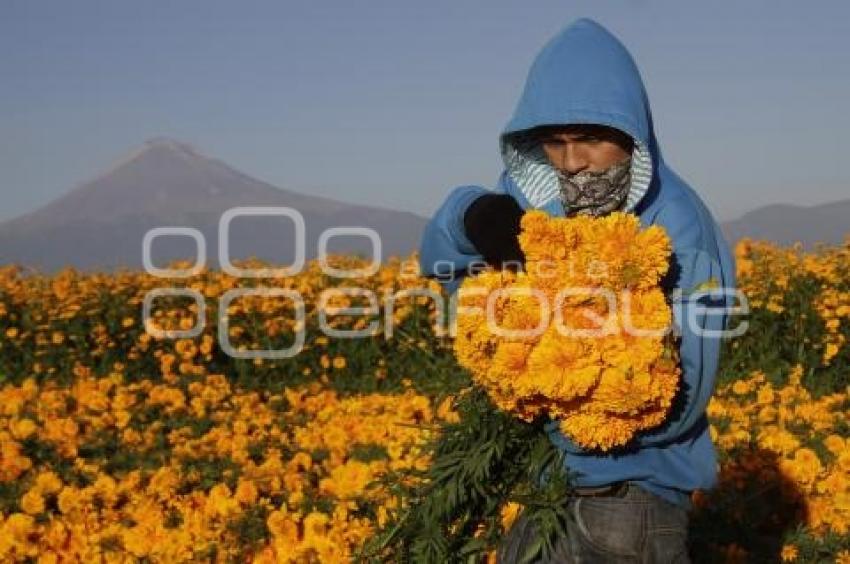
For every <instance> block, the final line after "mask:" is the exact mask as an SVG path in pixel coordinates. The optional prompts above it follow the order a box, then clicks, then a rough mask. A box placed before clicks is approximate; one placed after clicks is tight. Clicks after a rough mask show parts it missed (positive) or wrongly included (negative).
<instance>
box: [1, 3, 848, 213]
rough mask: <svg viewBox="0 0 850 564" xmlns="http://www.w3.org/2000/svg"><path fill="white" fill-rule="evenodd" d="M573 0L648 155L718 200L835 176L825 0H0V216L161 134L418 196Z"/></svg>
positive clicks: (302, 173) (468, 164)
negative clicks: (638, 98) (633, 109)
mask: <svg viewBox="0 0 850 564" xmlns="http://www.w3.org/2000/svg"><path fill="white" fill-rule="evenodd" d="M530 6H533V7H534V8H533V9H530ZM581 16H588V17H591V18H594V19H596V20H597V21H599V22H600V23H601V24H603V25H604V26H606V27H607V28H608V29H610V30H611V31H612V32H613V33H614V34H615V35H617V36H618V37H619V38H620V39H621V40H622V41H623V43H624V44H625V45H626V47H627V48H628V49H629V50H630V51H631V53H632V55H633V56H634V58H635V59H636V61H637V64H638V67H639V68H640V70H641V73H642V75H643V78H644V82H645V84H646V87H647V91H648V93H649V99H650V103H651V105H652V108H653V116H654V119H655V126H656V133H657V135H658V139H659V143H660V145H661V147H662V150H663V151H664V154H665V157H666V159H667V161H668V163H669V164H670V165H671V166H672V167H673V169H674V170H676V171H677V172H678V173H679V174H680V175H681V176H682V177H684V178H685V179H686V180H688V181H689V182H690V183H691V184H692V185H693V186H694V187H695V188H696V190H697V191H698V192H699V193H700V194H701V195H702V196H703V198H704V199H705V201H706V202H707V203H708V205H709V207H710V208H711V209H712V211H713V212H714V213H715V214H716V215H717V216H718V218H719V219H730V218H733V217H735V216H737V215H739V214H740V213H742V212H744V211H747V210H749V209H752V208H755V207H758V206H761V205H766V204H770V203H777V202H788V203H797V204H804V205H807V204H818V203H823V202H829V201H832V200H837V199H843V198H847V197H850V169H848V168H847V167H844V166H843V164H845V163H846V162H847V156H846V154H845V153H844V150H845V149H846V148H847V147H848V143H847V141H846V136H847V131H848V130H850V112H848V111H847V108H846V105H847V104H846V101H847V100H850V55H848V54H850V3H848V2H846V1H822V2H812V3H802V2H792V1H785V0H771V1H766V0H765V1H753V2H746V3H745V2H732V1H725V0H724V1H717V2H701V3H691V2H681V0H670V1H666V0H665V1H660V0H659V1H652V0H609V1H606V2H570V1H564V0H535V2H533V3H520V2H508V1H493V0H490V1H486V0H464V1H463V2H457V1H455V2H450V1H447V0H446V1H444V0H431V1H428V2H399V1H397V0H396V1H385V0H369V1H363V2H350V1H326V2H310V3H308V2H288V1H286V2H285V1H276V2H259V1H248V2H235V1H232V2H220V1H211V0H204V1H200V0H180V1H179V2H166V1H158V2H154V1H141V0H137V1H135V2H114V1H97V2H95V1H90V0H76V1H74V2H67V1H59V0H57V1H53V2H45V1H39V0H22V1H18V0H14V1H10V0H0V53H2V56H0V190H2V195H3V199H2V206H0V220H2V219H6V218H10V217H14V216H16V215H19V214H21V213H24V212H27V211H30V210H33V209H35V208H37V207H39V206H41V205H43V204H45V203H47V202H49V201H50V200H52V199H54V198H56V197H57V196H59V195H61V194H63V193H65V192H67V191H68V190H70V189H71V188H73V187H74V186H75V185H78V184H80V183H81V182H84V181H86V180H87V179H89V178H91V177H93V176H94V175H95V174H97V173H98V172H99V171H101V170H103V169H105V168H106V167H108V166H109V164H110V163H111V162H113V161H114V160H116V159H118V158H120V157H121V156H122V155H123V154H125V153H126V152H129V151H130V150H132V149H134V148H136V147H138V146H139V145H140V144H141V143H142V142H143V141H144V140H146V139H149V138H152V137H157V136H161V135H164V136H168V137H174V138H177V139H180V140H183V141H186V142H188V143H190V144H192V145H194V146H195V147H196V148H197V149H199V150H200V151H201V152H203V153H205V154H208V155H210V156H213V157H217V158H220V159H222V160H224V161H225V162H227V163H229V164H231V165H233V166H235V167H236V168H239V169H241V170H242V171H244V172H246V173H248V174H250V175H252V176H255V177H257V178H260V179H262V180H266V181H268V182H271V183H272V184H274V185H277V186H280V187H284V188H289V189H293V190H297V191H300V192H307V193H314V194H319V195H323V196H329V197H333V198H337V199H340V200H344V201H351V202H359V203H370V204H375V205H380V206H385V207H391V208H396V209H403V210H409V211H413V212H416V213H419V214H422V215H428V214H429V213H431V212H432V211H433V210H434V209H435V208H436V207H437V206H438V205H439V204H440V202H441V201H442V198H443V197H444V196H445V194H446V193H447V192H448V191H449V190H450V189H451V188H452V187H453V186H456V185H459V184H480V185H483V186H491V187H492V186H493V184H494V183H495V181H496V178H497V177H498V174H499V172H500V171H501V168H502V164H501V160H500V158H499V154H498V144H497V137H498V133H499V131H500V130H501V128H502V127H503V126H504V124H505V122H506V121H507V119H508V118H509V116H510V114H511V112H512V110H513V107H514V104H515V102H516V100H517V98H518V96H519V94H520V91H521V88H522V84H523V81H524V79H525V76H526V73H527V71H528V67H529V64H530V63H531V60H532V59H533V57H534V55H535V54H536V53H537V51H538V50H539V49H540V48H541V47H542V45H543V44H544V43H545V42H546V40H547V39H548V38H550V37H551V36H552V35H554V34H555V33H557V32H558V31H559V30H560V29H561V28H562V27H563V26H564V25H566V24H568V23H569V22H570V21H572V20H574V19H575V18H577V17H581Z"/></svg>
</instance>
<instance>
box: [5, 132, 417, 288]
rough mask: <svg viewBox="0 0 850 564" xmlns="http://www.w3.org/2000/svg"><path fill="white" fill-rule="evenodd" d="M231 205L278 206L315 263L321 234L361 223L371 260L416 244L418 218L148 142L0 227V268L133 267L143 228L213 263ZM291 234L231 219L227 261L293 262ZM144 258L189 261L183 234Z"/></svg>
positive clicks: (357, 243) (351, 245)
mask: <svg viewBox="0 0 850 564" xmlns="http://www.w3.org/2000/svg"><path fill="white" fill-rule="evenodd" d="M237 206H288V207H291V208H295V209H297V210H298V211H299V212H300V213H301V214H302V216H303V217H304V223H305V226H306V248H305V255H306V259H307V260H309V259H311V258H315V256H316V254H317V240H318V237H319V235H320V234H321V232H322V231H323V230H325V229H326V228H328V227H338V226H363V227H370V228H372V229H374V230H375V231H377V232H378V234H379V235H380V238H381V244H382V253H381V255H382V256H381V257H380V259H381V261H382V262H383V261H385V260H386V259H387V258H389V257H390V256H407V255H408V254H409V253H410V252H411V251H413V250H415V249H416V248H417V247H418V244H419V239H420V237H421V235H422V231H423V229H424V227H425V223H426V221H427V220H426V219H425V218H423V217H420V216H418V215H415V214H413V213H409V212H404V211H397V210H391V209H385V208H380V207H373V206H366V205H358V204H352V203H345V202H340V201H337V200H332V199H329V198H323V197H318V196H311V195H307V194H302V193H298V192H295V191H291V190H283V189H280V188H276V187H275V186H272V185H270V184H267V183H265V182H262V181H259V180H257V179H254V178H251V177H250V176H248V175H246V174H243V173H241V172H239V171H238V170H236V169H234V168H232V167H230V166H228V165H227V164H225V163H223V162H221V161H219V160H217V159H213V158H209V157H207V156H204V155H202V154H200V153H199V152H197V151H196V150H195V149H193V148H192V147H190V146H189V145H187V144H185V143H181V142H179V141H175V140H172V139H165V138H157V139H153V140H151V141H148V142H146V143H145V144H144V145H143V146H142V147H141V148H140V149H138V150H136V151H134V152H132V153H130V154H129V155H127V156H126V157H125V158H123V159H121V160H120V161H119V162H118V163H117V164H115V165H114V166H113V167H111V168H110V169H109V170H107V171H105V172H104V173H102V174H100V175H99V176H97V177H96V178H94V179H93V180H91V181H89V182H87V183H85V184H83V185H81V186H78V187H77V188H75V189H73V190H71V191H70V192H68V193H67V194H65V195H64V196H62V197H60V198H58V199H56V200H54V201H53V202H51V203H49V204H47V205H45V206H43V207H41V208H40V209H37V210H35V211H33V212H32V213H28V214H26V215H23V216H20V217H17V218H14V219H11V220H8V221H5V222H3V223H0V264H6V263H11V262H17V263H21V264H25V265H28V266H33V267H35V268H38V269H39V270H42V271H45V272H52V271H55V270H58V269H60V268H62V267H64V266H66V265H70V266H73V267H75V268H77V269H80V270H111V269H114V268H115V267H119V266H126V267H130V268H140V267H141V266H142V240H143V237H144V234H145V233H146V232H147V231H148V230H149V229H151V228H153V227H160V226H188V227H194V228H196V229H198V230H200V231H201V232H202V233H203V234H204V237H205V238H206V246H207V265H208V266H210V267H211V268H216V267H218V266H220V265H219V262H218V222H219V218H220V217H221V214H222V213H223V212H224V211H225V210H227V209H230V208H233V207H237ZM293 236H294V228H293V226H292V222H291V221H290V220H289V219H287V218H284V217H269V216H266V217H238V218H235V219H234V220H233V222H232V223H231V227H230V239H229V241H230V243H229V247H230V257H231V260H238V259H242V258H247V257H250V256H257V257H259V258H261V259H264V260H268V261H271V262H274V263H276V264H281V265H286V264H290V263H291V262H292V260H293V258H294V253H295V249H294V245H293ZM152 249H153V252H152V256H153V261H154V263H155V264H156V265H157V266H160V267H163V266H165V265H166V264H167V263H168V261H170V260H172V259H175V258H187V259H190V258H193V257H194V256H195V255H194V249H195V243H194V242H193V241H192V240H191V239H189V238H188V237H178V236H170V237H163V238H160V239H156V240H155V241H154V243H153V246H152ZM328 250H329V252H332V253H337V252H338V253H357V252H360V253H363V254H364V255H365V256H369V257H371V245H370V243H369V241H368V240H367V239H366V238H365V237H362V236H339V237H334V238H332V239H331V240H330V243H329V245H328Z"/></svg>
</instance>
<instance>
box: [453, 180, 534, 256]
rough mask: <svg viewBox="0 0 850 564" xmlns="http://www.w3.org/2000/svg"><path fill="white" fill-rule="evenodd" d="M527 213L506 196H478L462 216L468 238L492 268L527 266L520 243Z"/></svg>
mask: <svg viewBox="0 0 850 564" xmlns="http://www.w3.org/2000/svg"><path fill="white" fill-rule="evenodd" d="M524 213H525V211H524V210H523V209H522V208H521V207H520V205H519V204H518V203H517V201H516V200H515V199H514V198H513V197H512V196H509V195H507V194H485V195H483V196H479V197H478V198H477V199H475V201H473V202H472V204H470V206H469V208H467V210H466V213H465V214H464V216H463V225H464V228H465V230H466V236H467V237H469V240H470V241H472V244H473V245H475V248H476V249H477V250H478V252H479V253H481V255H482V256H483V257H484V260H485V261H487V263H488V264H490V265H491V266H494V267H495V268H502V267H503V265H504V263H506V262H511V263H514V265H515V266H519V265H523V266H524V265H525V255H524V254H523V252H522V249H521V248H520V246H519V241H518V240H517V235H519V231H520V220H521V219H522V216H523V214H524ZM509 266H511V265H509Z"/></svg>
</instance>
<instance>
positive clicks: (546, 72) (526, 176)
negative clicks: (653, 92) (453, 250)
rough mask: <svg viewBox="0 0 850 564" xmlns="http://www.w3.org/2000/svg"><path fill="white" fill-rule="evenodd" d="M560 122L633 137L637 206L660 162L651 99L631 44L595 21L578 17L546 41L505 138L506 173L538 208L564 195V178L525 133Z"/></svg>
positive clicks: (632, 197)
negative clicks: (628, 47) (613, 130)
mask: <svg viewBox="0 0 850 564" xmlns="http://www.w3.org/2000/svg"><path fill="white" fill-rule="evenodd" d="M554 124H600V125H607V126H610V127H615V128H617V129H619V130H621V131H624V132H626V133H628V134H629V135H631V137H632V138H633V139H634V141H635V143H634V151H633V153H632V164H631V186H630V187H629V194H628V197H627V200H626V204H625V210H626V211H635V208H637V207H638V205H639V204H640V202H641V200H642V199H643V198H644V196H645V195H646V193H647V191H648V189H649V186H650V184H651V182H652V179H653V177H654V172H653V171H654V170H657V167H658V164H659V162H660V161H661V154H660V151H659V150H658V147H657V143H656V141H655V135H654V133H653V130H652V117H651V114H650V109H649V101H648V100H647V96H646V91H645V89H644V86H643V81H642V80H641V77H640V72H639V71H638V68H637V65H635V62H634V60H633V59H632V57H631V55H630V54H629V52H628V51H627V50H626V48H625V46H623V44H622V43H620V41H619V40H618V39H617V38H616V37H614V36H613V35H612V34H611V33H610V32H609V31H608V30H607V29H605V28H604V27H602V26H601V25H600V24H598V23H596V22H595V21H593V20H591V19H588V18H581V19H578V20H576V21H574V22H573V23H571V24H569V25H568V26H566V27H565V28H564V29H562V30H561V31H560V32H559V33H558V34H557V35H556V36H555V37H553V38H552V39H550V40H549V42H547V43H546V45H544V46H543V48H542V49H541V50H540V52H539V53H538V55H537V57H536V58H535V59H534V62H533V63H532V65H531V69H530V70H529V72H528V77H527V78H526V82H525V87H524V89H523V92H522V95H521V97H520V99H519V102H518V103H517V106H516V109H515V110H514V114H513V116H512V117H511V119H510V121H509V122H508V124H507V125H506V126H505V128H504V129H503V130H502V132H501V134H500V136H499V149H500V152H501V155H502V160H503V162H504V164H505V171H506V172H507V174H508V175H509V176H510V178H511V180H513V182H514V183H515V184H516V185H517V187H519V189H520V191H521V192H522V193H523V195H524V196H525V197H526V199H527V200H528V201H529V203H530V204H531V205H532V206H534V207H537V208H539V207H542V206H543V205H545V204H546V203H548V202H550V201H551V200H552V199H555V198H559V193H560V184H559V182H558V178H557V176H556V174H555V170H554V168H553V167H552V166H551V165H550V164H549V162H548V160H547V159H546V155H545V154H544V152H543V148H542V147H541V146H540V145H539V144H537V143H534V142H533V141H531V139H530V137H529V136H528V135H525V133H527V130H529V129H531V128H534V127H538V126H541V125H554Z"/></svg>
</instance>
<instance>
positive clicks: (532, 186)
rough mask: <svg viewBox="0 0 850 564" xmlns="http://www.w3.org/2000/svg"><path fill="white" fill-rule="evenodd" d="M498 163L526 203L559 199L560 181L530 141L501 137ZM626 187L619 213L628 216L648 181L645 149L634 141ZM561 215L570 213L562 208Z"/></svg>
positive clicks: (648, 161)
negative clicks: (626, 193)
mask: <svg viewBox="0 0 850 564" xmlns="http://www.w3.org/2000/svg"><path fill="white" fill-rule="evenodd" d="M500 144H501V152H502V160H503V161H504V163H505V168H506V169H507V171H508V174H509V175H510V177H511V179H512V180H513V181H514V182H515V183H516V185H517V186H518V187H519V189H520V190H521V191H522V193H523V195H525V197H526V199H527V200H528V201H529V203H530V204H531V205H532V206H534V207H536V208H540V207H543V206H544V205H545V204H547V203H548V202H549V201H550V200H552V199H553V198H559V199H560V200H561V202H562V204H565V203H566V202H565V200H564V198H562V197H561V194H562V191H561V181H560V180H559V179H558V173H557V171H556V170H555V168H554V167H553V166H552V165H551V164H550V163H549V159H548V158H547V157H546V153H545V152H544V151H543V147H542V145H540V143H538V142H537V141H536V140H535V139H534V138H533V137H531V136H528V135H522V134H519V133H517V134H512V135H505V136H503V137H502V139H501V143H500ZM629 176H630V185H629V192H628V195H627V196H626V201H625V205H623V206H622V209H623V211H628V212H631V211H633V210H634V208H635V206H637V204H638V202H640V200H641V198H643V195H644V194H646V191H647V189H648V188H649V183H650V181H651V180H652V156H651V155H650V153H649V150H648V148H647V147H645V146H644V145H643V144H642V143H640V142H638V141H637V140H635V143H634V148H633V150H632V155H631V159H630V170H629ZM564 211H565V215H566V213H567V212H569V211H571V210H569V209H567V206H565V210H564Z"/></svg>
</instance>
